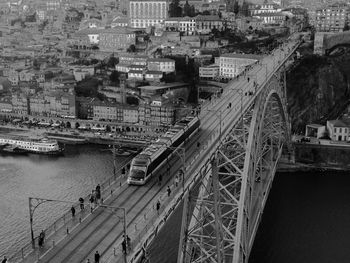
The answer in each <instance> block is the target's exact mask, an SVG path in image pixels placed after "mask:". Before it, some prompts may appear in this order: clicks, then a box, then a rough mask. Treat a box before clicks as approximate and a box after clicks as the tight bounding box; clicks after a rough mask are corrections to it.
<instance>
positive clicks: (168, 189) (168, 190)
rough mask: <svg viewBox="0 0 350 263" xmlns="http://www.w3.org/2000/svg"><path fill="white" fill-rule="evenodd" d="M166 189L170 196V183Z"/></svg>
mask: <svg viewBox="0 0 350 263" xmlns="http://www.w3.org/2000/svg"><path fill="white" fill-rule="evenodd" d="M166 191H167V192H168V196H170V194H171V190H170V187H169V185H168V188H167V189H166Z"/></svg>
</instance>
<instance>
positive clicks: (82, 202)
mask: <svg viewBox="0 0 350 263" xmlns="http://www.w3.org/2000/svg"><path fill="white" fill-rule="evenodd" d="M79 203H80V210H84V198H82V197H80V198H79Z"/></svg>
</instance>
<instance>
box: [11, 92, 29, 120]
mask: <svg viewBox="0 0 350 263" xmlns="http://www.w3.org/2000/svg"><path fill="white" fill-rule="evenodd" d="M11 101H12V111H13V112H14V113H17V114H21V115H28V114H29V99H28V97H27V96H26V95H25V94H22V93H13V94H12V99H11Z"/></svg>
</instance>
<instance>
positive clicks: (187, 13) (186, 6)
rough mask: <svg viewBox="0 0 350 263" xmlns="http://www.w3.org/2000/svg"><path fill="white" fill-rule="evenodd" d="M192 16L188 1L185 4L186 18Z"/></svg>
mask: <svg viewBox="0 0 350 263" xmlns="http://www.w3.org/2000/svg"><path fill="white" fill-rule="evenodd" d="M190 14H191V6H190V4H189V3H188V0H186V3H185V4H184V16H190Z"/></svg>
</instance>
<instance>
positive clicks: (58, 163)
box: [0, 145, 113, 256]
mask: <svg viewBox="0 0 350 263" xmlns="http://www.w3.org/2000/svg"><path fill="white" fill-rule="evenodd" d="M112 174H113V160H112V155H111V153H110V152H108V151H104V152H102V151H100V150H99V148H98V147H96V146H87V145H79V146H76V145H75V146H69V145H67V146H66V153H65V155H64V156H60V157H54V156H42V155H34V154H30V155H28V156H1V155H0V193H1V195H0V196H1V201H0V222H1V224H0V237H1V238H0V256H1V255H2V254H7V255H11V254H12V253H13V252H14V251H17V250H18V249H20V248H21V247H22V246H23V245H24V244H26V243H27V242H29V240H30V231H29V229H30V228H29V226H30V225H29V207H28V197H42V198H50V199H60V200H70V201H76V200H78V198H79V197H80V196H84V197H85V196H86V195H88V194H89V193H90V192H91V190H92V189H93V188H94V187H95V186H96V185H97V184H98V183H102V182H103V181H104V180H106V179H107V178H109V177H111V176H112ZM68 209H69V207H67V205H62V204H57V203H46V204H43V205H41V206H39V207H38V209H37V210H36V211H35V214H34V231H35V233H38V231H40V230H41V229H45V228H46V227H47V226H48V225H49V224H51V223H52V222H53V218H54V219H56V218H58V217H59V216H61V215H62V214H63V213H64V212H66V211H67V210H68Z"/></svg>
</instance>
